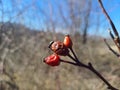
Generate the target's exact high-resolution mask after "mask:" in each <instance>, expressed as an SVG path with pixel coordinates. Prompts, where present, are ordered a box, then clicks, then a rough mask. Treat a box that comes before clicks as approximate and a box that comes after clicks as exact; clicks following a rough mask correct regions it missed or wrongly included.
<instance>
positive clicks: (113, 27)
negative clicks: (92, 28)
mask: <svg viewBox="0 0 120 90" xmlns="http://www.w3.org/2000/svg"><path fill="white" fill-rule="evenodd" d="M98 2H99V4H100V7H101V9H102V11H103V13H104V14H105V16H106V17H107V19H108V21H109V22H110V25H111V27H112V29H113V31H114V33H115V35H116V36H117V37H119V34H118V32H117V29H116V27H115V25H114V23H113V22H112V20H111V18H110V16H109V15H108V14H107V12H106V10H105V8H104V6H103V3H102V1H101V0H98Z"/></svg>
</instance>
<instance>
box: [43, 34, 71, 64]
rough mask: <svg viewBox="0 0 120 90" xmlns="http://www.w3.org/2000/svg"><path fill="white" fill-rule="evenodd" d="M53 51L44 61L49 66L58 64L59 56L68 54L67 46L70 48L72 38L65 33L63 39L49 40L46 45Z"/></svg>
mask: <svg viewBox="0 0 120 90" xmlns="http://www.w3.org/2000/svg"><path fill="white" fill-rule="evenodd" d="M48 47H49V48H50V49H51V50H52V51H53V52H54V53H53V54H52V55H50V56H48V57H46V58H44V62H45V63H46V64H48V65H50V66H58V65H59V64H60V56H67V55H69V48H72V40H71V38H70V36H69V35H65V38H64V41H63V42H61V41H51V42H50V44H49V46H48Z"/></svg>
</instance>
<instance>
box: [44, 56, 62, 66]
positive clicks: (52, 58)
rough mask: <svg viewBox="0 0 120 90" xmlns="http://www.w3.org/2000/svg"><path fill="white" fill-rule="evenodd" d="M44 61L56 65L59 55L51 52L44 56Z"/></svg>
mask: <svg viewBox="0 0 120 90" xmlns="http://www.w3.org/2000/svg"><path fill="white" fill-rule="evenodd" d="M44 62H45V63H46V64H48V65H50V66H58V65H59V64H60V57H59V56H58V55H57V54H52V55H50V56H48V57H46V58H45V59H44Z"/></svg>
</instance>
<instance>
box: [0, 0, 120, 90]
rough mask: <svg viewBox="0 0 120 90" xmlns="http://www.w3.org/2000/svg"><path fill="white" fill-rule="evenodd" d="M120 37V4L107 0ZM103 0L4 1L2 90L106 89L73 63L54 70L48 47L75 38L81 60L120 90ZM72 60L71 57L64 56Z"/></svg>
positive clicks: (0, 10)
mask: <svg viewBox="0 0 120 90" xmlns="http://www.w3.org/2000/svg"><path fill="white" fill-rule="evenodd" d="M102 2H103V5H104V7H105V9H106V10H107V12H108V14H109V15H110V17H111V19H112V20H113V22H114V24H115V26H116V28H117V29H118V32H120V31H119V30H120V25H119V23H120V17H119V16H120V12H119V8H120V0H109V1H108V0H102ZM108 28H111V26H110V24H109V22H108V21H107V19H106V17H105V16H104V14H103V13H102V10H101V9H100V6H99V3H98V1H97V0H0V90H106V85H105V84H104V83H103V82H102V81H101V80H100V79H99V78H97V77H96V76H95V75H94V74H93V73H91V72H90V71H88V70H86V69H84V68H78V67H75V66H72V65H69V64H64V63H61V65H60V66H58V67H50V66H48V65H46V64H44V63H43V58H44V57H46V56H48V55H50V54H52V52H51V51H50V50H49V49H48V44H49V42H50V41H52V40H60V41H63V39H64V35H65V34H70V35H71V38H72V40H73V43H74V46H73V48H74V50H75V52H76V54H77V56H78V57H79V59H80V60H81V61H82V62H84V63H86V64H87V63H88V62H91V63H92V64H93V66H94V67H95V68H96V69H97V70H98V71H99V72H100V73H101V74H102V75H103V76H104V77H105V78H106V79H107V80H108V81H109V82H110V83H111V84H112V85H113V86H115V87H117V88H119V89H120V67H119V66H120V61H119V60H118V58H116V56H115V55H113V54H112V52H110V51H109V50H108V48H107V46H106V45H105V43H104V41H103V38H106V39H107V41H108V43H109V44H110V45H111V47H112V48H113V49H114V50H116V51H117V48H116V47H115V45H114V43H113V42H112V40H111V38H110V36H109V34H108V32H107V29H108ZM61 58H63V59H66V60H70V59H69V58H67V57H61Z"/></svg>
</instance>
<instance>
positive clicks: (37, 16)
mask: <svg viewBox="0 0 120 90" xmlns="http://www.w3.org/2000/svg"><path fill="white" fill-rule="evenodd" d="M74 1H75V0H74ZM76 1H77V0H76ZM92 1H93V5H92V7H93V10H92V13H91V15H92V17H91V18H94V17H96V16H97V15H100V17H101V18H102V20H103V21H102V22H101V23H103V24H101V27H100V28H99V29H100V32H99V33H101V34H103V33H106V36H107V31H106V29H108V28H110V27H111V26H110V24H109V22H108V21H107V20H106V17H105V15H104V14H103V13H102V11H101V9H100V6H99V4H98V1H97V0H92ZM102 1H103V5H104V7H105V9H106V10H107V12H108V13H109V15H110V17H111V19H112V20H113V22H114V24H115V26H116V28H117V30H118V31H119V33H120V25H119V24H120V10H119V9H120V0H102ZM49 2H50V3H51V4H49ZM56 3H60V4H63V6H64V8H67V7H66V6H65V0H0V21H3V22H7V21H11V22H16V23H22V24H24V25H26V26H27V27H29V28H31V29H38V30H41V29H45V25H46V23H48V22H46V18H47V19H49V18H48V17H49V15H51V8H50V7H52V8H53V9H54V11H52V13H54V14H52V15H53V19H54V18H58V16H59V15H58V14H57V12H58V10H57V4H56ZM50 5H51V6H50ZM96 7H97V8H98V10H96V9H94V8H96ZM2 9H3V11H2ZM17 11H20V13H19V14H17V13H18V12H17ZM3 12H4V13H3ZM45 13H49V14H48V16H47V15H45ZM63 13H64V14H65V12H63ZM59 21H60V19H59ZM58 28H60V26H59V27H58ZM93 28H94V27H91V28H90V30H89V33H90V34H92V29H93ZM94 33H96V32H94Z"/></svg>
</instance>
